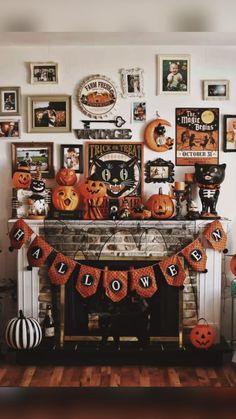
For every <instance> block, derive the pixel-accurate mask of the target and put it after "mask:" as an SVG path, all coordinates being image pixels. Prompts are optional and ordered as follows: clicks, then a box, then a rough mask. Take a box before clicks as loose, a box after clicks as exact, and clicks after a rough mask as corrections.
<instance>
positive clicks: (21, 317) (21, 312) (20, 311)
mask: <svg viewBox="0 0 236 419" xmlns="http://www.w3.org/2000/svg"><path fill="white" fill-rule="evenodd" d="M19 313H20V319H24V318H25V316H24V314H23V311H22V310H19Z"/></svg>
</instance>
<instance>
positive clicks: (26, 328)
mask: <svg viewBox="0 0 236 419" xmlns="http://www.w3.org/2000/svg"><path fill="white" fill-rule="evenodd" d="M5 339H6V342H7V344H8V346H10V348H13V349H33V348H35V347H36V346H38V345H39V344H40V342H41V340H42V330H41V327H40V324H39V322H38V321H37V320H36V319H34V318H32V317H29V318H26V317H24V315H23V312H22V310H20V317H18V318H17V317H14V318H13V319H11V320H10V321H9V323H8V325H7V327H6V331H5Z"/></svg>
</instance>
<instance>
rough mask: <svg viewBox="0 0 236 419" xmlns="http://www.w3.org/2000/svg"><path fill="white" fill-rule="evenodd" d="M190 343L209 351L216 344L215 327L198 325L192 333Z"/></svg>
mask: <svg viewBox="0 0 236 419" xmlns="http://www.w3.org/2000/svg"><path fill="white" fill-rule="evenodd" d="M200 320H205V319H199V320H198V321H200ZM205 321H206V320H205ZM189 338H190V342H191V343H192V345H193V346H195V348H198V349H208V348H210V347H211V346H212V345H213V344H214V343H215V338H216V331H215V329H214V327H213V326H210V325H209V324H208V323H207V322H206V324H197V326H195V327H194V328H193V329H192V330H191V332H190V336H189Z"/></svg>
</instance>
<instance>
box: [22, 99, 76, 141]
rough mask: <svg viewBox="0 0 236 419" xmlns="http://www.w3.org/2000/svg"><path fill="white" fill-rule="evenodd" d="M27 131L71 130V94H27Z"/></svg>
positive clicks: (50, 131)
mask: <svg viewBox="0 0 236 419" xmlns="http://www.w3.org/2000/svg"><path fill="white" fill-rule="evenodd" d="M28 132H38V133H43V132H45V133H52V132H53V133H54V132H58V133H59V132H71V96H69V95H51V96H50V95H39V96H28Z"/></svg>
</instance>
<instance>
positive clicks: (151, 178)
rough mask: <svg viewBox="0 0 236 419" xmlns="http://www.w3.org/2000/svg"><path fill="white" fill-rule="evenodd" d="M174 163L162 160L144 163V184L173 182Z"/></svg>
mask: <svg viewBox="0 0 236 419" xmlns="http://www.w3.org/2000/svg"><path fill="white" fill-rule="evenodd" d="M174 174H175V171H174V163H172V161H171V160H169V161H166V160H163V159H160V158H159V159H156V160H148V161H147V162H146V163H145V176H146V177H145V182H146V183H151V182H152V183H161V182H164V183H165V182H168V183H172V182H174Z"/></svg>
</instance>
